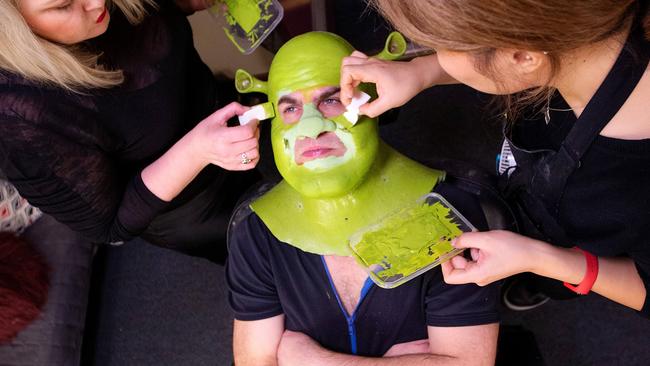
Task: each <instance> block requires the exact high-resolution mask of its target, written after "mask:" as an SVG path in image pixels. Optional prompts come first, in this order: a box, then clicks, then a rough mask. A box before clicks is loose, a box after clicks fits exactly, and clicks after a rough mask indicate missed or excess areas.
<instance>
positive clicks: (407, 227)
mask: <svg viewBox="0 0 650 366" xmlns="http://www.w3.org/2000/svg"><path fill="white" fill-rule="evenodd" d="M451 216H452V213H451V210H450V209H449V208H448V207H445V206H444V205H443V204H442V203H440V202H435V203H434V204H432V205H428V204H426V203H425V204H423V205H420V206H416V207H409V208H405V209H402V210H400V211H399V212H397V213H396V214H394V215H391V216H389V217H388V218H387V219H385V220H384V221H383V222H382V223H381V224H380V225H379V228H378V229H376V230H373V231H369V232H366V233H364V234H363V235H362V236H361V239H360V240H359V242H358V243H357V244H355V245H353V250H354V252H355V253H356V254H357V256H358V257H359V259H360V260H361V261H362V262H363V264H364V265H365V266H366V267H368V268H370V269H371V270H373V272H374V274H375V275H376V276H377V278H378V279H379V280H380V281H382V282H394V281H397V280H398V279H401V278H405V280H406V278H407V277H408V276H410V275H412V274H414V273H415V272H416V271H418V270H420V269H422V268H424V267H426V266H428V265H430V264H431V263H433V262H435V261H436V260H438V259H440V257H441V256H442V255H444V254H447V253H449V252H451V251H453V250H454V248H453V247H452V246H451V243H450V242H451V240H452V239H453V238H455V237H457V236H459V235H460V234H461V233H462V231H461V230H460V229H459V228H458V225H457V224H455V223H453V222H452V217H451ZM377 265H378V266H380V267H381V268H383V269H381V270H379V271H377V270H374V268H375V267H376V266H377Z"/></svg>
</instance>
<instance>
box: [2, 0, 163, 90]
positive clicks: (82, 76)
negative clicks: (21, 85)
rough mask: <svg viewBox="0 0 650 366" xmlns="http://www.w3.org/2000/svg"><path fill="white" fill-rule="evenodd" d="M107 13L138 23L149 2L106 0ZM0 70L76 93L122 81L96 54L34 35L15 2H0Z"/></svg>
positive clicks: (10, 0) (107, 86) (111, 85)
mask: <svg viewBox="0 0 650 366" xmlns="http://www.w3.org/2000/svg"><path fill="white" fill-rule="evenodd" d="M106 6H107V8H108V9H109V11H110V10H111V9H112V8H114V7H117V8H118V9H119V10H120V11H121V12H122V13H123V14H124V16H125V17H126V19H127V20H128V21H129V22H130V23H131V24H137V23H139V22H141V21H142V20H143V19H144V17H145V16H146V15H147V9H146V7H147V6H155V4H154V3H153V0H107V3H106ZM0 44H2V47H1V48H0V69H3V70H7V71H9V72H12V73H15V74H18V75H21V76H22V77H24V78H25V79H27V80H30V81H35V82H39V83H42V84H45V85H53V86H58V87H62V88H64V89H67V90H70V91H74V92H79V91H81V90H82V89H92V88H110V87H113V86H116V85H119V84H120V83H122V82H123V81H124V76H123V74H122V71H121V70H105V69H104V68H103V67H102V66H101V65H99V64H98V63H97V59H98V58H99V56H100V55H98V54H93V53H90V52H88V51H85V50H83V49H82V48H81V47H79V46H76V45H72V46H69V45H61V44H58V43H54V42H51V41H48V40H46V39H44V38H42V37H39V36H38V35H36V34H35V33H34V32H33V31H32V30H31V29H30V27H29V25H27V23H26V22H25V20H24V18H23V17H22V15H21V14H20V12H19V11H18V7H17V2H16V0H0Z"/></svg>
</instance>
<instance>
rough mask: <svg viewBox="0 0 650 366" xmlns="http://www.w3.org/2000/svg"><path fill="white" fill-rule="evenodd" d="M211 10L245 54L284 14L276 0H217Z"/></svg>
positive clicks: (269, 31)
mask: <svg viewBox="0 0 650 366" xmlns="http://www.w3.org/2000/svg"><path fill="white" fill-rule="evenodd" d="M209 11H210V14H212V15H213V16H214V17H215V19H217V21H218V22H219V23H220V24H221V25H222V27H223V30H224V32H225V33H226V36H227V37H228V38H229V39H230V41H231V42H232V43H233V44H234V45H235V46H236V47H237V49H238V50H239V51H241V53H243V54H245V55H247V54H249V53H251V52H253V51H254V50H255V49H256V48H257V47H258V46H259V45H260V44H261V43H262V41H263V40H264V39H265V38H266V37H268V36H269V34H271V32H272V31H273V29H274V28H275V27H276V26H277V25H278V23H279V22H280V20H282V16H283V14H284V11H283V9H282V5H280V3H279V2H278V1H277V0H216V2H215V5H214V6H212V7H211V8H210V9H209Z"/></svg>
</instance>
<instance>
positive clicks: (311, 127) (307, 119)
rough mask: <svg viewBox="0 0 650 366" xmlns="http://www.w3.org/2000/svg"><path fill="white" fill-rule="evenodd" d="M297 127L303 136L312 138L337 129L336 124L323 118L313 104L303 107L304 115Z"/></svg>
mask: <svg viewBox="0 0 650 366" xmlns="http://www.w3.org/2000/svg"><path fill="white" fill-rule="evenodd" d="M296 127H298V128H299V129H300V135H301V136H304V137H310V138H312V139H315V138H317V137H318V135H320V134H321V133H323V132H328V131H335V130H336V124H335V123H334V122H332V121H330V120H328V119H325V118H323V115H322V114H321V113H320V112H319V111H318V109H316V107H314V106H312V105H311V104H308V105H306V106H304V107H303V112H302V116H301V118H300V121H299V122H298V126H296Z"/></svg>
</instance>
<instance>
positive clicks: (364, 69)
mask: <svg viewBox="0 0 650 366" xmlns="http://www.w3.org/2000/svg"><path fill="white" fill-rule="evenodd" d="M346 59H348V62H349V63H348V64H347V65H345V64H343V65H342V66H341V80H340V87H341V91H340V94H339V98H340V100H341V103H343V105H346V106H347V105H348V104H350V101H351V100H352V96H353V95H354V89H355V88H356V87H357V86H359V84H360V83H377V81H378V78H377V76H378V75H377V73H376V71H375V68H374V67H373V64H372V63H369V62H368V61H366V60H352V59H351V58H350V57H347V58H346Z"/></svg>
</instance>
